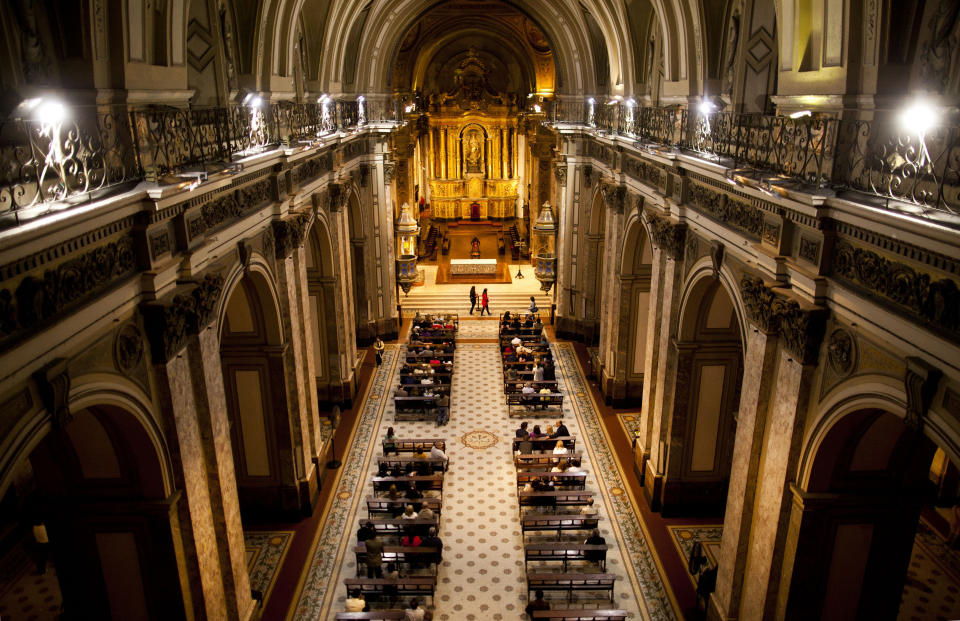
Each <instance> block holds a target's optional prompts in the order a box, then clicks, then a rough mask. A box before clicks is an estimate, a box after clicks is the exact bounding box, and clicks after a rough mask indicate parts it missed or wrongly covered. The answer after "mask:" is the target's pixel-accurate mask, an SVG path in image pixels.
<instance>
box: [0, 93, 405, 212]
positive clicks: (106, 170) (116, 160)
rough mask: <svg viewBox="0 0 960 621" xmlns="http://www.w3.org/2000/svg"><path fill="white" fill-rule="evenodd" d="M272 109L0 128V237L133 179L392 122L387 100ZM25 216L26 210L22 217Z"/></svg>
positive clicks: (142, 112) (81, 115) (140, 114)
mask: <svg viewBox="0 0 960 621" xmlns="http://www.w3.org/2000/svg"><path fill="white" fill-rule="evenodd" d="M363 107H364V115H363V116H365V118H361V114H360V105H359V103H358V102H357V101H356V100H353V101H334V100H328V101H327V102H326V103H322V104H321V103H293V102H278V103H272V104H262V105H260V106H246V105H232V106H229V107H218V108H197V107H194V108H174V107H169V106H149V107H138V108H127V107H122V106H97V107H80V108H74V109H73V110H72V112H71V115H70V118H68V119H67V120H64V121H62V122H58V123H43V122H41V121H38V120H23V119H20V120H9V121H4V122H2V123H0V229H2V228H7V227H9V226H15V225H17V224H19V223H20V222H21V221H22V220H23V217H24V216H26V214H27V213H29V214H30V217H34V216H36V215H40V214H41V213H44V212H45V211H46V210H45V209H43V208H44V207H50V208H53V207H61V206H69V205H71V204H78V203H83V202H86V201H89V200H92V199H96V198H98V197H100V196H103V195H106V194H108V193H110V192H114V191H117V190H121V189H123V188H124V187H125V186H132V185H134V184H136V183H137V182H140V181H151V182H161V183H171V182H177V181H182V180H181V179H178V178H177V175H178V174H182V173H184V172H198V171H202V172H206V171H210V170H222V169H223V168H225V167H226V166H227V165H229V164H231V163H232V162H234V161H236V160H238V159H241V158H243V157H246V156H248V155H253V154H256V153H259V152H261V151H264V150H267V149H271V148H276V147H279V146H298V145H310V144H316V143H317V141H319V140H321V139H323V138H324V137H325V136H329V135H331V134H334V133H335V132H338V131H349V130H353V129H358V128H359V127H361V126H363V125H365V124H367V123H382V122H391V123H392V122H396V120H397V119H399V118H400V117H399V116H398V115H397V114H396V106H395V105H394V103H393V102H392V101H388V100H376V101H365V102H364V104H363ZM28 210H29V212H28Z"/></svg>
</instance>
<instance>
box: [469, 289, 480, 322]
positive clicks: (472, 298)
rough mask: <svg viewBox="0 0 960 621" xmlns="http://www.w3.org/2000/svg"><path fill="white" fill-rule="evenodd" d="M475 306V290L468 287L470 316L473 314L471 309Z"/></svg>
mask: <svg viewBox="0 0 960 621" xmlns="http://www.w3.org/2000/svg"><path fill="white" fill-rule="evenodd" d="M476 306H477V288H476V287H475V286H474V287H470V314H471V315H472V314H473V309H474V308H475V307H476ZM480 314H483V311H482V310H481V311H480Z"/></svg>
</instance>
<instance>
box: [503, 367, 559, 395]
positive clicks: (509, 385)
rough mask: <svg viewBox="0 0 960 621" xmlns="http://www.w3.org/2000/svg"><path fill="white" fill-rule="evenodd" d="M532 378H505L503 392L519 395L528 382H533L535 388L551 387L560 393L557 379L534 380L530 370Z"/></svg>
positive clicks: (552, 390) (551, 389)
mask: <svg viewBox="0 0 960 621" xmlns="http://www.w3.org/2000/svg"><path fill="white" fill-rule="evenodd" d="M530 377H531V379H530V380H527V381H524V380H521V379H515V380H504V382H503V394H505V395H519V394H523V387H524V386H526V385H527V384H533V389H534V390H538V391H539V390H540V389H541V388H549V389H550V391H551V392H555V393H559V392H560V390H559V388H560V386H559V384H557V380H543V381H540V382H535V381H533V372H532V371H531V372H530Z"/></svg>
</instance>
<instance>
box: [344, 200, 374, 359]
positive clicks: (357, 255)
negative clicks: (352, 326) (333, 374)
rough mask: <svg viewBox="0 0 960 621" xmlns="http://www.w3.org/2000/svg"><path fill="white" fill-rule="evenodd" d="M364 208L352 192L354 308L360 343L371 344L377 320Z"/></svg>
mask: <svg viewBox="0 0 960 621" xmlns="http://www.w3.org/2000/svg"><path fill="white" fill-rule="evenodd" d="M363 222H364V219H363V208H362V207H361V205H360V200H359V198H358V197H357V194H356V192H351V193H350V199H349V201H348V203H347V223H348V226H349V236H350V256H351V258H352V261H351V264H352V267H353V309H354V316H355V317H356V333H357V344H358V345H369V344H370V343H372V342H373V339H374V338H375V337H376V331H377V328H376V322H375V321H373V314H372V313H371V308H370V304H371V299H372V298H371V296H369V295H368V294H367V273H368V272H369V271H371V270H368V268H367V255H368V254H369V253H368V252H367V243H366V237H365V234H364V228H363ZM371 269H372V268H371Z"/></svg>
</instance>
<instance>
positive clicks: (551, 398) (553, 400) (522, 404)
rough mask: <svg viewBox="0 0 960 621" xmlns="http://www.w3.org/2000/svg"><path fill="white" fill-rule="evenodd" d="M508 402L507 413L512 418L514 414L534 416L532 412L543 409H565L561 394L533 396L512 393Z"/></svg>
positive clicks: (552, 393)
mask: <svg viewBox="0 0 960 621" xmlns="http://www.w3.org/2000/svg"><path fill="white" fill-rule="evenodd" d="M506 400H507V413H508V414H509V415H510V416H513V415H514V414H520V415H524V416H532V414H531V412H536V411H537V410H538V409H541V408H542V409H544V410H558V409H559V410H562V409H563V393H559V392H551V393H549V394H540V393H534V394H532V395H525V394H523V393H511V394H508V395H507V397H506Z"/></svg>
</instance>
